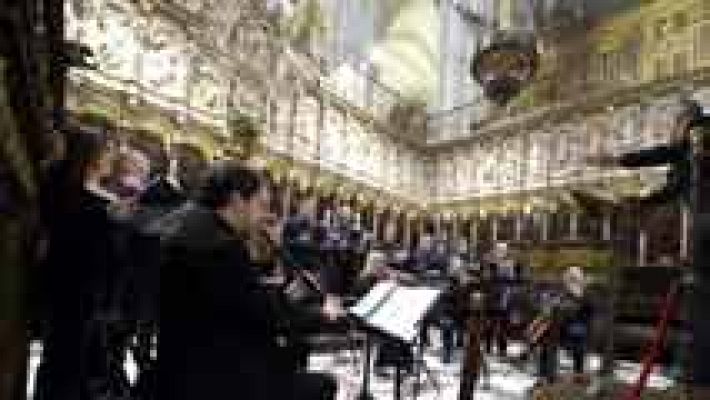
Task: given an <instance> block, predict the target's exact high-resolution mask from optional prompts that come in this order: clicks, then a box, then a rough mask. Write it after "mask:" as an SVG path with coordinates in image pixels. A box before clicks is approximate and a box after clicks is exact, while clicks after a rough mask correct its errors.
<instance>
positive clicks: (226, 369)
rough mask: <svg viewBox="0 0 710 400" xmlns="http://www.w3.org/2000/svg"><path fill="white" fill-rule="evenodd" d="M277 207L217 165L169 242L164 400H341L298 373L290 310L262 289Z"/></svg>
mask: <svg viewBox="0 0 710 400" xmlns="http://www.w3.org/2000/svg"><path fill="white" fill-rule="evenodd" d="M269 205H270V193H269V190H268V185H267V184H266V180H265V178H264V177H262V176H261V175H260V174H259V173H257V172H255V171H253V170H251V169H248V168H246V167H244V166H242V165H240V164H234V163H218V164H216V165H215V166H213V167H211V168H210V170H209V172H208V174H207V175H206V176H205V178H204V179H203V180H202V184H201V186H200V189H199V191H198V196H197V201H196V202H195V204H193V205H192V206H191V207H190V208H189V209H187V210H182V212H181V214H180V215H179V221H178V222H177V227H176V229H174V231H173V232H171V234H170V235H168V236H167V237H166V238H165V239H164V240H165V249H166V250H165V256H164V257H163V265H162V268H161V293H160V300H161V301H160V323H161V332H160V334H161V337H160V341H159V343H158V354H159V357H158V367H157V375H158V380H157V382H158V398H164V399H173V400H176V399H177V400H179V399H184V400H188V399H203V398H222V397H224V396H225V393H235V396H236V397H239V398H241V399H253V400H262V399H263V400H271V399H313V400H320V399H330V398H333V397H334V395H335V390H336V383H335V381H334V380H333V379H332V378H330V377H329V376H325V375H319V374H312V373H306V372H303V371H301V370H299V369H298V367H297V366H298V363H297V361H296V360H295V359H294V352H293V351H292V349H291V348H290V343H289V334H288V333H287V332H286V333H285V332H284V331H283V328H284V327H288V326H289V322H288V321H284V319H286V320H287V319H288V317H287V316H284V315H283V311H284V307H283V306H282V304H281V303H280V301H279V299H278V298H275V297H274V296H272V295H271V293H270V292H269V291H268V290H267V289H265V288H264V286H263V285H262V283H261V282H260V276H261V274H262V270H260V268H262V265H264V262H265V261H267V259H268V257H271V256H273V255H274V253H275V251H274V250H273V249H269V247H268V243H278V242H279V241H280V236H281V232H280V229H279V228H278V225H277V224H274V222H273V215H272V214H270V213H269ZM257 232H261V233H260V235H261V236H254V235H256V233H257ZM259 252H261V254H256V253H259Z"/></svg>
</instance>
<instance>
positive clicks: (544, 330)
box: [533, 266, 593, 382]
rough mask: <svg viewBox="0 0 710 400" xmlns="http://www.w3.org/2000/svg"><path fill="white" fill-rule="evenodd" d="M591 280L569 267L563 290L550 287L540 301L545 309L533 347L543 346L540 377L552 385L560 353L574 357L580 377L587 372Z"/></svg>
mask: <svg viewBox="0 0 710 400" xmlns="http://www.w3.org/2000/svg"><path fill="white" fill-rule="evenodd" d="M586 284H587V278H586V277H585V275H584V272H583V271H582V269H581V268H579V267H577V266H571V267H569V268H568V269H567V270H566V271H565V272H564V274H563V277H562V286H561V287H559V286H556V285H552V286H549V287H547V288H546V289H545V290H544V291H543V292H542V293H541V296H540V298H539V299H538V304H540V305H541V309H540V315H541V318H540V319H539V320H540V321H543V322H541V324H540V328H539V329H537V332H536V333H535V335H536V336H537V337H536V338H534V339H533V341H534V342H536V343H533V345H539V346H540V347H541V349H540V356H539V364H538V366H539V370H538V372H539V376H540V377H541V378H542V379H543V380H545V381H547V382H552V381H554V379H555V376H556V373H557V366H558V354H557V353H558V349H559V347H560V346H561V347H563V348H565V349H566V350H568V351H569V352H570V353H571V355H572V362H573V369H574V372H575V373H576V374H581V373H583V372H584V361H585V357H586V350H587V345H588V342H589V332H590V321H591V319H592V313H593V311H592V305H591V302H590V300H589V298H588V296H587V294H586V291H585V287H586Z"/></svg>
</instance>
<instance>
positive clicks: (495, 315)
mask: <svg viewBox="0 0 710 400" xmlns="http://www.w3.org/2000/svg"><path fill="white" fill-rule="evenodd" d="M483 280H484V286H486V292H487V295H486V301H485V303H486V320H487V321H486V322H485V326H484V341H485V347H486V352H487V353H489V354H490V353H491V352H492V350H493V343H494V342H495V343H496V347H497V350H498V354H499V355H500V356H503V357H505V356H506V355H507V353H508V329H509V318H510V311H511V306H512V299H513V291H514V288H513V286H514V285H513V284H514V282H515V281H516V271H515V262H514V260H513V259H512V258H511V257H510V254H509V252H508V245H507V244H506V243H497V244H496V246H495V248H494V249H493V251H492V253H491V254H490V255H489V260H488V262H487V263H486V265H485V267H484V271H483Z"/></svg>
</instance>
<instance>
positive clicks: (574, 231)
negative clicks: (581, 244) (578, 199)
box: [569, 211, 579, 240]
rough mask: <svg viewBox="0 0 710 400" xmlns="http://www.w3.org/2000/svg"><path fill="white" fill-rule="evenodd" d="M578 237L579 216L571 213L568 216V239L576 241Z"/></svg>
mask: <svg viewBox="0 0 710 400" xmlns="http://www.w3.org/2000/svg"><path fill="white" fill-rule="evenodd" d="M578 236H579V214H577V212H576V211H575V212H572V213H571V214H570V216H569V238H570V239H571V240H577V238H578Z"/></svg>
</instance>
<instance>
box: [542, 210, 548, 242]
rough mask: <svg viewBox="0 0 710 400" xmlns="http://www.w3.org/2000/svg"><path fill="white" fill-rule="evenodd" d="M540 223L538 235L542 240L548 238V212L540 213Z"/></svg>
mask: <svg viewBox="0 0 710 400" xmlns="http://www.w3.org/2000/svg"><path fill="white" fill-rule="evenodd" d="M541 225H542V226H541V229H542V233H541V234H540V237H541V238H542V240H548V239H549V238H550V213H548V212H543V213H542V224H541Z"/></svg>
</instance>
